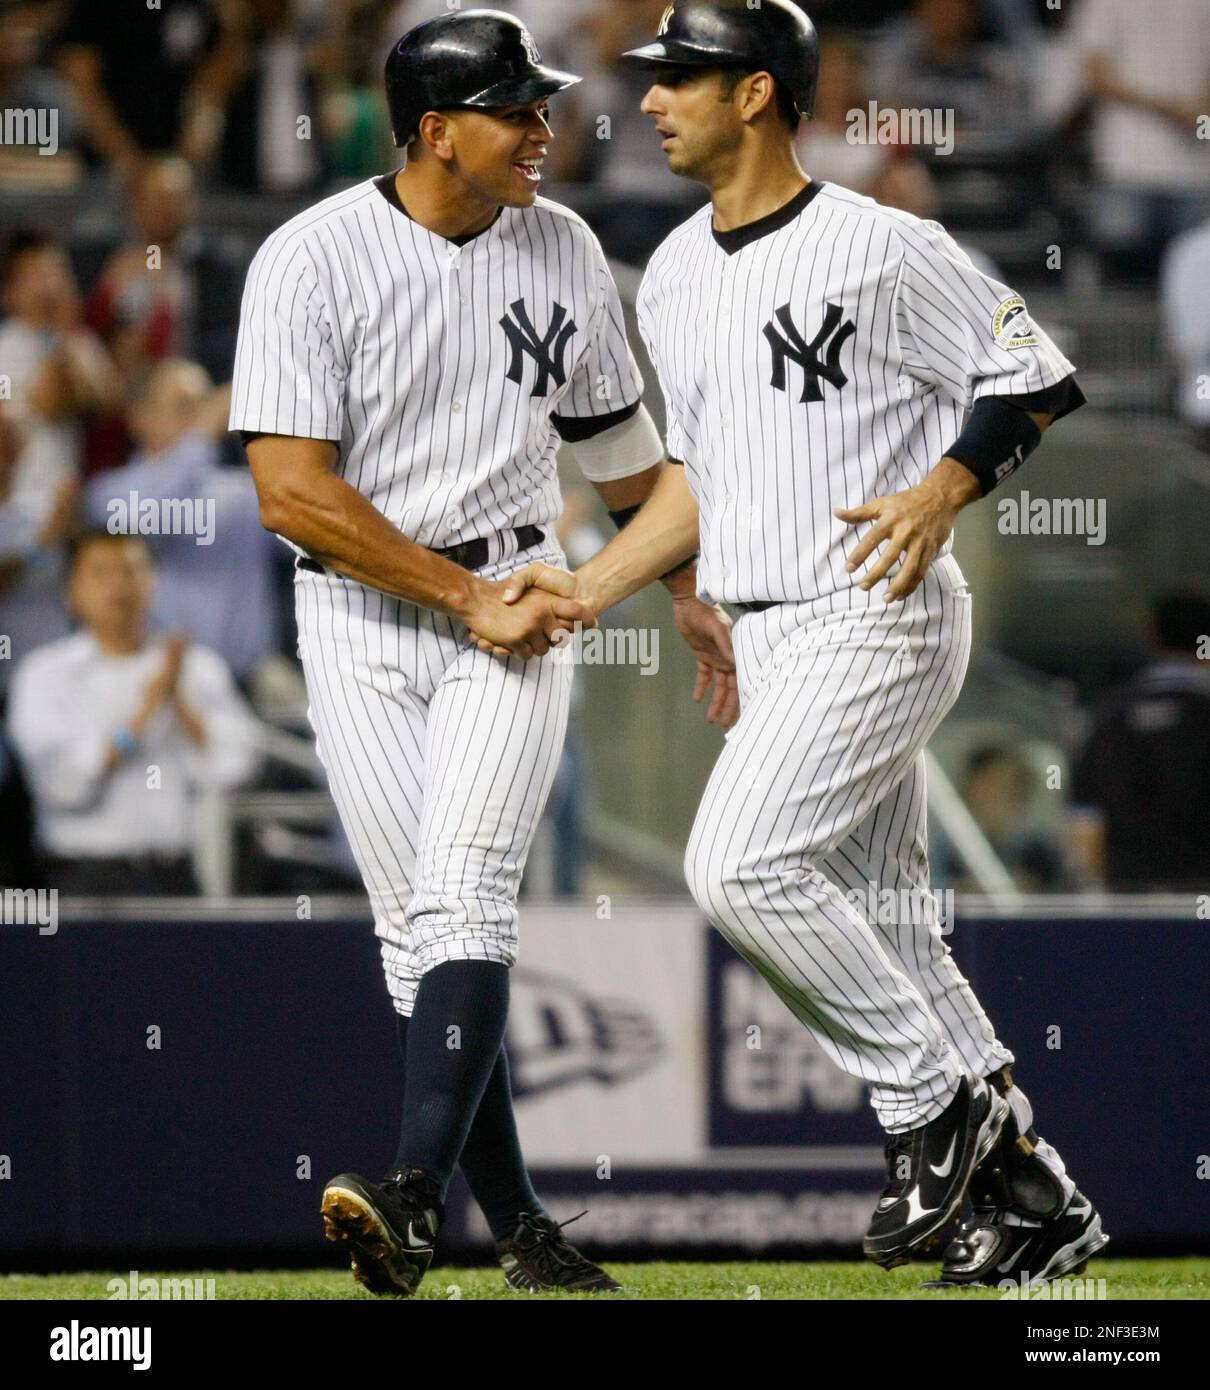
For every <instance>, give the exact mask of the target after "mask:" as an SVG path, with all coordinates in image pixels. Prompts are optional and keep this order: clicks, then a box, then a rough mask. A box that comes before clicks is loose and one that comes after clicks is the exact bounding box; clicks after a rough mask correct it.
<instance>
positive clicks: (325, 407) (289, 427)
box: [230, 237, 348, 442]
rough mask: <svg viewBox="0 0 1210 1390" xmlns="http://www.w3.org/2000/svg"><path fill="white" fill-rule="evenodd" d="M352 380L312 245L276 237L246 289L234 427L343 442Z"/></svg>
mask: <svg viewBox="0 0 1210 1390" xmlns="http://www.w3.org/2000/svg"><path fill="white" fill-rule="evenodd" d="M347 375H348V372H347V365H346V364H345V362H344V361H343V360H342V354H341V351H340V347H339V345H338V343H337V340H336V337H335V334H334V332H333V326H332V322H331V319H330V316H329V313H328V306H327V303H326V300H325V297H324V294H323V290H322V289H321V287H320V284H319V280H318V278H317V276H316V274H315V268H314V265H313V264H312V261H311V258H310V256H309V254H308V253H307V250H306V248H305V246H303V245H302V244H301V243H299V242H298V241H292V242H288V243H286V242H282V241H281V240H279V239H278V238H276V237H270V239H269V240H268V241H267V242H265V244H264V245H263V246H262V247H261V249H260V250H259V251H258V252H257V254H256V257H255V259H254V260H253V262H252V265H251V267H250V268H249V270H248V279H247V282H246V284H245V286H244V298H243V302H242V304H241V306H240V325H239V339H238V342H237V344H236V349H235V371H234V375H233V378H232V383H231V419H230V428H231V429H233V430H246V431H248V432H250V433H259V434H284V435H294V436H297V437H299V438H303V439H327V440H331V441H333V442H337V441H339V440H340V438H341V434H342V432H343V427H344V423H345V381H346V378H347Z"/></svg>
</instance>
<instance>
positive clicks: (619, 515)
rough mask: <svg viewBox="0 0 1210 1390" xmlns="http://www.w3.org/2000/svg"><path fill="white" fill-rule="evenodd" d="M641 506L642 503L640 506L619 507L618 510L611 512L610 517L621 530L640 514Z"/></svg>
mask: <svg viewBox="0 0 1210 1390" xmlns="http://www.w3.org/2000/svg"><path fill="white" fill-rule="evenodd" d="M641 506H642V504H641V503H640V504H639V506H638V507H619V508H618V509H617V511H616V512H610V513H609V519H610V521H612V522H613V524H614V525H615V526H616V527H617V528H618V530H619V531H620V530H621V529H622V527H623V526H629V525H630V523H631V522H632V521H633V520H634V519H635V517H636V516H638V514H639V511H640V509H641Z"/></svg>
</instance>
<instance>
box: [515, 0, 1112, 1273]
mask: <svg viewBox="0 0 1210 1390" xmlns="http://www.w3.org/2000/svg"><path fill="white" fill-rule="evenodd" d="M626 58H627V60H628V61H631V62H635V63H640V64H644V65H646V66H647V67H648V68H650V69H651V70H652V73H653V83H654V85H653V86H652V87H651V88H650V90H649V91H648V93H647V95H646V97H645V98H644V100H643V104H642V105H643V110H644V111H645V112H646V113H647V114H648V115H649V116H651V117H652V119H653V121H654V123H655V129H656V138H660V139H662V141H663V148H664V151H665V153H666V156H667V160H668V165H669V168H670V169H671V170H672V171H673V172H674V173H676V174H679V175H681V176H683V177H686V178H692V179H696V180H698V181H699V182H701V183H704V184H705V185H706V186H707V187H708V188H709V190H710V195H711V202H710V204H709V205H708V206H706V207H704V208H702V209H701V211H700V212H698V213H697V214H696V215H695V216H693V217H692V218H690V219H689V220H688V221H687V222H685V223H684V224H683V225H682V226H681V227H679V228H678V229H677V230H676V231H674V232H673V233H672V234H671V236H669V237H668V239H667V240H666V241H665V242H664V243H663V244H662V245H661V246H660V247H659V248H658V249H657V251H656V252H655V254H654V255H653V256H652V258H651V262H650V264H649V266H648V268H647V271H646V274H645V275H644V278H643V283H642V288H641V290H640V295H639V323H640V328H641V330H642V333H643V337H644V341H645V342H646V344H647V347H648V349H649V351H650V355H651V359H652V361H653V363H654V364H655V366H656V369H657V371H658V373H659V377H660V382H661V385H662V387H663V392H664V397H665V401H666V403H667V415H668V422H667V446H668V453H669V455H670V457H671V458H673V459H674V460H680V461H681V462H682V463H683V465H684V466H683V468H669V469H668V470H666V472H665V473H664V474H663V475H662V476H661V478H660V481H659V484H658V486H657V487H656V489H655V491H654V493H653V495H652V497H651V499H650V500H649V501H648V503H647V504H646V505H645V506H644V507H643V508H642V510H641V511H640V512H639V514H638V516H637V517H636V518H635V519H634V520H633V521H631V523H630V524H629V526H628V527H627V528H626V529H625V530H624V531H623V532H622V533H621V534H620V535H619V536H618V537H616V538H615V539H614V540H613V541H612V542H611V543H610V544H609V545H608V546H607V547H606V548H605V549H604V550H603V551H601V552H600V554H599V555H597V556H596V557H595V558H594V559H593V560H591V561H589V562H588V563H587V564H586V565H585V566H584V567H582V568H581V569H580V570H579V571H578V573H577V576H576V579H575V580H574V581H573V582H572V583H571V584H568V583H567V582H566V581H564V580H563V579H562V578H561V576H559V575H557V574H552V573H550V572H549V571H547V570H545V569H543V568H542V567H541V566H540V565H535V566H533V567H532V568H531V569H529V570H528V571H526V572H523V573H522V574H520V575H519V576H517V577H516V579H515V581H514V583H513V585H512V586H511V588H510V590H509V593H510V596H514V595H520V594H521V593H523V592H525V586H526V585H527V584H535V583H536V584H543V585H546V586H547V587H548V588H549V589H550V590H551V591H553V592H561V593H563V594H564V595H565V596H567V597H575V598H579V599H581V600H582V601H584V602H585V603H586V604H587V605H588V606H589V607H590V608H591V609H592V611H593V612H594V613H600V612H601V611H603V610H604V609H606V608H608V607H609V606H610V605H611V604H613V603H615V602H617V601H618V600H620V599H621V598H623V597H624V596H626V595H628V594H630V593H633V592H634V591H635V590H636V589H638V588H640V587H642V586H643V585H644V584H646V583H647V582H649V580H650V579H651V578H652V577H653V576H654V575H656V574H657V573H659V572H660V571H662V570H663V569H666V568H667V567H668V566H669V565H671V564H674V563H676V562H677V561H679V560H683V559H684V558H685V557H686V555H688V554H690V553H691V552H692V551H693V550H694V549H696V548H698V547H699V546H700V551H701V557H700V561H699V563H698V566H697V583H698V590H699V593H700V594H701V595H702V596H703V597H705V598H708V599H710V600H713V601H716V602H719V603H721V604H722V605H724V607H725V608H726V609H728V610H729V613H730V615H731V616H732V617H733V619H734V628H733V632H732V638H733V642H734V648H735V655H736V661H737V666H738V675H739V683H740V697H741V707H742V712H741V714H740V717H739V720H738V722H737V723H736V724H735V726H734V727H733V728H732V730H731V731H730V733H729V735H728V738H727V742H726V746H725V747H724V749H723V752H722V754H721V756H720V757H719V760H718V763H717V764H716V766H715V768H714V771H713V773H712V775H711V778H710V781H709V784H708V786H707V788H706V792H705V795H704V796H703V798H702V802H701V806H700V808H699V811H698V814H697V819H696V822H695V824H694V827H693V830H692V834H691V836H690V840H689V844H688V847H687V850H686V855H685V866H686V873H687V876H688V881H689V886H690V888H691V890H692V893H693V895H694V897H695V899H696V900H697V902H698V903H699V904H700V905H701V907H702V909H703V910H704V911H705V912H706V913H707V914H708V915H709V916H710V918H711V920H712V921H713V922H714V924H715V925H716V926H717V927H718V928H719V930H720V931H721V932H722V933H723V934H724V936H726V938H727V939H728V940H729V941H730V942H731V943H732V945H733V946H735V948H736V949H737V950H738V951H739V952H740V953H741V954H742V955H744V956H745V957H746V958H747V960H748V961H749V962H750V963H751V964H752V965H753V967H754V968H755V969H756V970H758V971H759V972H760V973H761V975H763V976H764V978H765V979H767V980H768V981H769V983H770V984H771V985H772V987H773V988H774V989H775V990H776V991H777V993H778V994H779V995H780V997H781V998H782V999H783V1000H784V1001H785V1003H786V1004H787V1005H788V1006H789V1008H790V1009H791V1010H792V1011H793V1012H794V1014H795V1015H796V1016H797V1017H798V1019H799V1020H800V1021H801V1022H802V1023H803V1025H804V1026H805V1027H806V1028H808V1029H809V1030H810V1031H811V1033H812V1034H813V1036H814V1037H815V1038H816V1040H817V1041H818V1042H819V1044H820V1046H821V1047H822V1048H823V1049H824V1050H825V1052H826V1053H827V1054H828V1056H829V1057H831V1058H832V1060H833V1061H834V1062H835V1063H836V1064H837V1065H838V1066H839V1067H841V1068H843V1069H844V1070H845V1071H846V1072H848V1073H849V1074H850V1075H853V1076H858V1077H860V1078H862V1079H863V1080H864V1081H866V1082H868V1083H869V1085H870V1088H871V1099H872V1104H873V1107H874V1110H875V1112H876V1113H877V1115H878V1118H879V1120H880V1121H881V1123H882V1125H883V1127H884V1128H885V1130H886V1131H887V1135H888V1140H887V1146H886V1152H887V1163H888V1169H889V1172H888V1183H887V1187H886V1190H885V1192H884V1194H883V1196H882V1198H881V1200H880V1201H879V1202H878V1204H877V1208H876V1210H875V1212H874V1215H873V1218H872V1220H871V1223H870V1226H869V1230H868V1232H867V1234H866V1237H865V1241H864V1249H865V1252H866V1254H867V1255H868V1256H869V1257H870V1258H871V1259H873V1260H874V1261H876V1262H877V1263H878V1264H880V1265H883V1266H884V1267H886V1268H888V1269H889V1268H892V1267H894V1266H895V1265H896V1264H900V1263H903V1262H905V1261H906V1260H907V1258H908V1257H909V1255H910V1254H911V1253H912V1252H915V1251H920V1250H926V1249H928V1248H930V1246H932V1245H935V1244H936V1243H937V1241H938V1240H939V1233H940V1232H941V1230H942V1228H943V1227H945V1226H946V1225H947V1223H948V1222H949V1221H950V1220H951V1218H952V1217H953V1216H954V1215H955V1214H956V1213H957V1211H958V1210H959V1208H960V1206H961V1203H962V1199H963V1195H964V1193H965V1191H966V1189H967V1187H968V1184H969V1187H970V1193H971V1197H972V1203H973V1208H974V1214H973V1217H971V1218H970V1219H969V1220H968V1221H967V1223H966V1224H965V1225H964V1226H963V1227H962V1229H961V1232H960V1234H959V1235H958V1236H957V1237H956V1238H955V1240H954V1241H953V1243H952V1244H951V1245H950V1246H949V1247H948V1248H947V1249H946V1251H945V1253H944V1267H943V1273H942V1278H943V1281H944V1282H946V1283H953V1284H982V1283H995V1282H997V1281H998V1279H999V1278H1000V1277H1002V1276H1003V1274H1004V1273H1006V1272H1008V1271H1010V1270H1011V1272H1012V1276H1013V1277H1014V1278H1016V1277H1017V1276H1018V1275H1019V1274H1021V1273H1022V1272H1023V1271H1024V1272H1026V1273H1028V1274H1029V1275H1030V1276H1032V1277H1035V1278H1050V1277H1055V1276H1058V1275H1060V1274H1064V1273H1068V1272H1070V1271H1072V1270H1077V1269H1079V1268H1082V1267H1083V1264H1084V1262H1085V1261H1086V1260H1087V1258H1088V1256H1089V1255H1091V1254H1092V1253H1093V1252H1094V1251H1096V1250H1098V1249H1100V1248H1101V1247H1102V1246H1103V1245H1104V1244H1105V1241H1106V1239H1107V1237H1106V1236H1105V1235H1104V1234H1103V1233H1102V1231H1101V1224H1100V1220H1099V1218H1098V1216H1097V1214H1096V1212H1095V1211H1094V1210H1093V1209H1092V1206H1091V1204H1090V1203H1089V1202H1088V1201H1087V1200H1086V1199H1085V1198H1084V1197H1082V1196H1081V1195H1080V1194H1079V1193H1078V1192H1077V1190H1076V1188H1075V1185H1074V1183H1073V1182H1072V1180H1071V1179H1070V1178H1069V1177H1068V1175H1067V1173H1066V1170H1065V1167H1064V1164H1063V1162H1062V1160H1061V1159H1060V1157H1059V1155H1058V1154H1057V1153H1056V1151H1055V1150H1054V1148H1052V1147H1051V1146H1050V1145H1049V1144H1047V1143H1046V1142H1045V1141H1044V1140H1042V1139H1040V1138H1039V1136H1038V1134H1037V1133H1036V1131H1035V1130H1034V1128H1033V1119H1032V1113H1031V1109H1030V1106H1029V1103H1028V1101H1027V1100H1026V1098H1025V1096H1024V1095H1023V1093H1022V1092H1021V1090H1020V1088H1019V1087H1017V1086H1015V1085H1014V1083H1013V1078H1012V1072H1011V1064H1012V1061H1013V1055H1012V1053H1011V1052H1010V1051H1009V1050H1008V1049H1007V1048H1006V1047H1005V1046H1004V1045H1003V1044H1002V1043H1001V1042H999V1041H998V1040H997V1038H996V1034H995V1031H994V1029H993V1028H992V1025H991V1023H990V1022H989V1020H988V1018H987V1016H986V1014H985V1013H984V1011H983V1009H982V1008H981V1006H980V1004H979V1001H978V1000H977V999H976V998H975V996H974V994H973V992H972V991H971V989H970V986H969V985H968V984H967V982H966V981H965V979H964V978H963V977H962V975H961V974H960V973H959V971H958V969H957V967H956V965H955V964H954V961H953V959H952V957H951V955H950V951H949V949H948V947H947V945H946V943H945V941H944V940H943V939H942V936H941V931H940V925H939V923H938V922H937V921H936V914H935V910H934V911H932V912H931V913H930V914H928V915H927V917H926V918H925V920H921V917H922V916H923V915H922V914H917V913H912V912H910V911H909V912H907V913H901V914H900V915H901V917H905V918H907V919H908V920H901V921H899V922H898V923H897V924H894V925H887V924H884V923H881V922H876V921H870V920H868V919H867V915H866V914H865V913H864V912H863V910H862V909H861V908H860V907H857V906H854V900H855V899H857V900H860V901H862V902H866V901H873V900H877V901H880V902H881V901H886V900H887V899H886V896H885V890H888V889H889V890H892V891H893V892H895V893H897V894H900V895H901V896H900V897H899V899H898V900H899V901H901V902H911V903H918V902H930V901H931V899H930V895H929V892H928V888H929V882H928V861H927V857H926V854H927V849H926V823H925V811H926V798H925V787H924V757H923V755H924V748H925V745H926V744H927V742H928V739H929V737H930V735H931V734H932V732H933V730H934V729H935V728H936V727H937V725H938V724H939V723H940V721H941V719H942V717H943V716H944V715H945V713H946V711H947V710H948V709H949V708H950V706H951V705H952V704H953V702H954V700H955V698H956V697H957V695H958V691H959V689H960V687H961V684H962V679H963V676H964V674H965V669H966V664H967V659H968V655H969V651H970V607H971V598H970V593H969V590H968V588H967V585H966V582H965V580H964V578H963V576H962V572H961V570H960V569H959V568H958V564H957V561H956V560H955V559H954V557H953V555H952V554H951V549H952V537H951V530H952V526H953V522H954V518H955V516H956V515H957V513H958V511H959V510H960V509H961V508H962V507H964V506H966V505H968V504H969V503H971V502H973V501H975V500H976V499H977V498H979V497H980V496H983V495H985V494H986V493H988V492H990V491H991V490H992V489H993V488H994V487H995V486H996V485H997V484H998V483H1000V482H1002V481H1003V480H1004V479H1005V478H1007V477H1008V476H1009V475H1010V474H1012V473H1013V472H1014V471H1015V470H1016V469H1017V468H1018V467H1020V465H1021V464H1022V463H1023V462H1024V461H1025V459H1026V458H1027V456H1028V455H1029V454H1030V453H1031V452H1032V451H1033V450H1034V449H1035V448H1036V447H1037V445H1038V443H1039V441H1040V439H1041V435H1042V431H1043V430H1044V429H1046V428H1047V427H1048V425H1050V424H1051V423H1052V422H1053V421H1054V420H1056V419H1058V418H1059V417H1060V416H1062V415H1065V414H1067V413H1068V412H1070V411H1072V410H1074V409H1076V408H1077V407H1078V406H1079V405H1081V404H1082V403H1083V396H1082V394H1081V393H1080V391H1079V388H1078V387H1077V386H1076V384H1075V381H1074V378H1073V375H1072V372H1073V368H1072V365H1071V363H1070V362H1068V361H1067V360H1066V359H1065V358H1064V357H1063V355H1062V354H1061V353H1060V352H1059V351H1058V349H1057V348H1056V347H1055V345H1054V344H1053V342H1051V340H1050V339H1049V338H1048V337H1047V336H1046V334H1045V333H1043V332H1042V331H1041V330H1040V329H1039V328H1037V327H1036V326H1035V325H1034V324H1033V323H1032V322H1031V320H1030V318H1029V315H1028V313H1027V311H1026V307H1025V304H1024V302H1023V301H1022V300H1021V299H1020V297H1019V296H1017V295H1015V294H1013V292H1012V291H1011V290H1009V289H1008V288H1007V287H1005V286H1004V285H1001V284H999V283H997V282H996V281H994V280H990V279H988V278H987V277H986V276H984V275H982V274H981V273H979V272H978V271H977V270H975V269H974V268H973V266H972V265H971V263H970V261H969V259H968V258H967V257H966V255H965V254H964V253H963V252H962V251H960V250H959V249H958V247H957V246H956V245H955V244H954V242H953V241H952V240H951V239H950V237H949V236H948V235H947V234H946V232H945V231H944V230H943V229H942V228H941V227H940V226H939V225H938V224H937V223H935V222H925V221H921V220H919V219H918V218H916V217H913V216H911V215H910V214H907V213H903V212H898V211H894V210H891V209H889V208H884V207H881V206H880V205H878V204H877V203H875V202H874V201H872V200H871V199H869V198H865V197H861V196H859V195H858V194H855V193H852V192H850V191H848V190H847V189H844V188H838V187H835V186H831V185H825V184H820V183H816V182H813V181H812V180H810V179H809V178H808V177H807V176H806V175H805V174H804V173H803V171H802V169H801V168H800V166H799V164H798V162H797V159H796V157H795V154H794V146H793V136H794V132H795V130H796V129H797V127H798V124H799V121H800V120H801V119H804V118H808V117H810V115H811V111H812V104H813V100H814V94H815V88H816V82H817V78H818V68H819V49H818V42H817V38H816V34H815V31H814V28H813V27H812V25H811V23H810V21H809V19H808V18H807V17H806V15H805V14H803V12H802V11H801V10H800V9H799V8H798V7H797V6H796V5H794V4H792V3H790V0H762V3H761V4H760V5H759V6H757V7H752V8H749V7H748V5H747V4H746V3H745V0H714V2H713V3H711V2H707V0H678V3H676V4H674V5H669V6H668V8H667V10H665V12H664V16H663V19H662V21H661V23H660V27H659V33H658V36H657V38H656V41H655V42H654V43H652V44H650V45H648V46H646V47H644V48H640V49H637V50H634V51H633V52H631V53H629V54H627V55H626ZM967 412H969V418H967ZM854 527H856V528H857V529H856V530H854ZM871 888H874V889H876V890H877V892H878V897H877V899H874V898H873V897H872V895H870V894H869V891H868V890H869V889H871ZM972 1174H973V1176H972Z"/></svg>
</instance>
